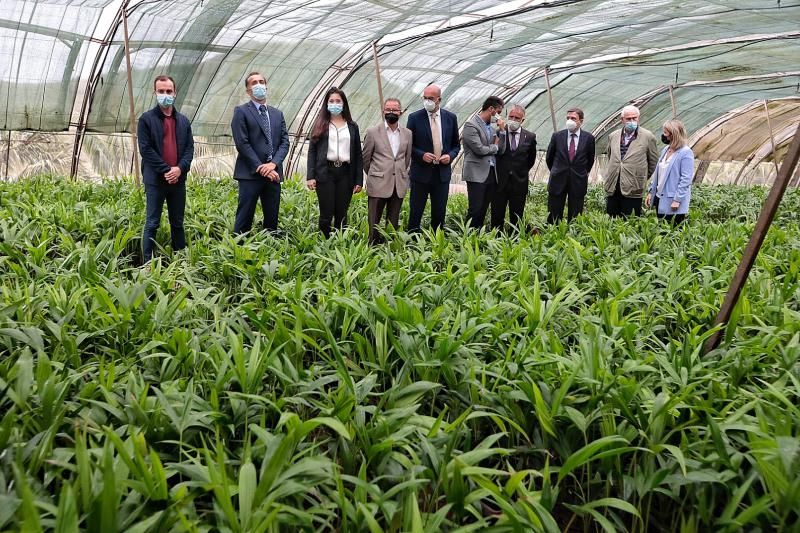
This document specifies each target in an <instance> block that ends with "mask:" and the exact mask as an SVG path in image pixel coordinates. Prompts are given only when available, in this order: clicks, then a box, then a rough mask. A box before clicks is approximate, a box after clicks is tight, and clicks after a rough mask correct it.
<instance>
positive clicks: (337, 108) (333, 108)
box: [328, 102, 344, 116]
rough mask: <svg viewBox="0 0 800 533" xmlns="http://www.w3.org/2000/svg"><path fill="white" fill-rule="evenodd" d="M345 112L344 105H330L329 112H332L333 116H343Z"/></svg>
mask: <svg viewBox="0 0 800 533" xmlns="http://www.w3.org/2000/svg"><path fill="white" fill-rule="evenodd" d="M343 110H344V105H343V104H331V103H330V102H329V103H328V111H330V113H331V115H337V116H338V115H341V114H342V111H343Z"/></svg>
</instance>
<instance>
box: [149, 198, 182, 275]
mask: <svg viewBox="0 0 800 533" xmlns="http://www.w3.org/2000/svg"><path fill="white" fill-rule="evenodd" d="M144 194H145V201H146V213H147V215H146V220H145V223H144V233H143V235H142V248H143V250H142V251H143V253H144V261H145V262H147V261H149V260H150V259H152V258H153V251H154V250H155V246H156V241H155V239H156V232H157V231H158V226H159V225H160V224H161V211H162V210H163V209H164V201H166V202H167V214H168V216H169V231H170V237H171V240H172V250H173V251H176V250H182V249H183V248H186V235H185V234H184V231H183V212H184V211H185V209H186V182H183V183H178V184H176V185H167V184H166V183H165V184H163V185H161V184H159V185H150V184H148V183H145V185H144Z"/></svg>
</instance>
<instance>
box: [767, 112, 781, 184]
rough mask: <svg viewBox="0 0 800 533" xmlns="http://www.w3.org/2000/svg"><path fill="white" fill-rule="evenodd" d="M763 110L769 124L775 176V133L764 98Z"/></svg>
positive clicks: (776, 168) (776, 163) (776, 169)
mask: <svg viewBox="0 0 800 533" xmlns="http://www.w3.org/2000/svg"><path fill="white" fill-rule="evenodd" d="M764 112H765V113H766V114H767V126H769V140H770V142H771V143H772V164H773V165H775V176H776V177H777V176H778V160H777V159H776V158H775V133H774V132H773V131H772V120H770V118H769V105H767V101H766V100H764Z"/></svg>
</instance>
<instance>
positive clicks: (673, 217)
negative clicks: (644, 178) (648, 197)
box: [653, 196, 686, 226]
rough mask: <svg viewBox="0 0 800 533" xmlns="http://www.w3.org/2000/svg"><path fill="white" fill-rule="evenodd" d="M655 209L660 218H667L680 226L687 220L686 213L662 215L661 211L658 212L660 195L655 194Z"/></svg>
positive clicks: (674, 224)
mask: <svg viewBox="0 0 800 533" xmlns="http://www.w3.org/2000/svg"><path fill="white" fill-rule="evenodd" d="M653 209H655V210H656V215H657V216H658V218H660V219H661V220H666V221H667V222H670V223H671V224H672V225H673V226H679V225H681V224H683V222H684V221H685V220H686V215H685V214H681V215H662V214H661V213H659V212H658V196H653Z"/></svg>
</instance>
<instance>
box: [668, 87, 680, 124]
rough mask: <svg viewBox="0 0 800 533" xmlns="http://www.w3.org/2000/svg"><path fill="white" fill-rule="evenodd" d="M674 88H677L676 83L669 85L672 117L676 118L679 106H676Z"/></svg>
mask: <svg viewBox="0 0 800 533" xmlns="http://www.w3.org/2000/svg"><path fill="white" fill-rule="evenodd" d="M674 89H675V86H674V85H670V86H669V101H670V103H671V104H672V118H673V119H676V118H678V108H677V107H675V91H674Z"/></svg>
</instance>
